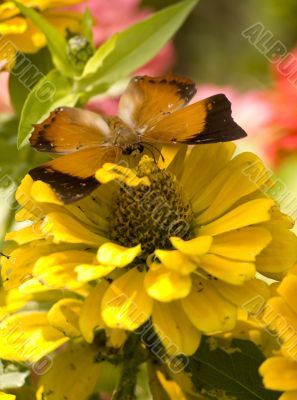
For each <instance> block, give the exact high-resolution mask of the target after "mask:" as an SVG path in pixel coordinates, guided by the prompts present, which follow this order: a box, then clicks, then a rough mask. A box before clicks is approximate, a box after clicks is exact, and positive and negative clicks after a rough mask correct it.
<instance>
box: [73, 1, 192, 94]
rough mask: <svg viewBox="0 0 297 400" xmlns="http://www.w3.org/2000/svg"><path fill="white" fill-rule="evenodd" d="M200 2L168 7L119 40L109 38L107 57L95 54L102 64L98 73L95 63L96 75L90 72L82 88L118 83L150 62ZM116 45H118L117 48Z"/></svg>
mask: <svg viewBox="0 0 297 400" xmlns="http://www.w3.org/2000/svg"><path fill="white" fill-rule="evenodd" d="M197 2H198V0H185V1H181V2H180V3H178V4H175V5H173V6H170V7H167V8H164V9H163V10H161V11H159V12H157V13H155V14H154V15H152V16H151V17H149V18H147V19H146V20H144V21H142V22H139V23H137V24H135V25H133V26H131V27H129V28H128V29H126V30H124V31H123V32H121V33H119V34H117V37H116V38H111V39H109V41H108V42H109V43H108V45H107V44H106V43H105V44H103V46H107V48H108V50H109V51H107V52H106V54H104V52H103V51H102V50H101V49H99V52H100V51H102V53H103V55H105V57H104V58H103V57H102V53H101V57H98V54H97V53H96V54H95V56H94V57H96V58H97V62H98V65H97V70H96V63H95V61H94V60H93V61H92V68H91V69H90V72H93V71H94V70H96V72H95V73H91V74H89V75H88V76H86V74H87V73H88V72H89V71H88V70H86V71H85V73H84V75H83V79H81V81H80V86H81V87H83V88H85V87H87V86H92V85H94V84H95V85H96V86H97V85H99V86H100V84H101V83H103V82H109V83H112V82H116V81H118V80H119V79H121V78H123V77H126V76H127V75H129V74H131V73H132V72H133V71H134V70H135V69H137V68H138V67H140V66H141V65H143V64H145V63H146V62H148V61H149V60H150V59H151V58H152V57H154V56H155V55H156V54H157V53H158V52H159V51H160V50H161V48H162V47H163V46H164V45H165V44H166V42H167V41H168V40H169V39H170V38H171V37H172V36H173V35H174V33H175V32H176V31H177V30H178V28H179V27H180V26H181V25H182V23H183V22H184V21H185V19H186V18H187V16H188V15H189V14H190V12H191V11H192V10H193V8H194V7H195V5H196V4H197ZM111 43H112V44H111ZM112 45H114V48H113V49H112ZM110 50H111V51H110ZM89 62H91V61H89ZM88 68H89V67H88ZM90 90H92V89H90Z"/></svg>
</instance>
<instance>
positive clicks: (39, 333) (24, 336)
mask: <svg viewBox="0 0 297 400" xmlns="http://www.w3.org/2000/svg"><path fill="white" fill-rule="evenodd" d="M67 341H68V338H66V337H65V336H64V335H63V334H62V333H61V332H60V331H58V330H57V329H55V328H53V327H52V326H51V325H50V324H49V323H48V320H47V313H46V312H20V313H18V314H15V315H13V316H10V317H8V318H6V319H5V320H4V321H2V322H1V324H0V357H1V358H3V359H4V360H11V361H27V362H36V361H38V360H40V359H41V358H42V357H44V356H46V355H47V354H49V353H51V352H52V351H54V350H55V349H57V348H58V347H60V346H62V345H63V344H64V343H66V342H67Z"/></svg>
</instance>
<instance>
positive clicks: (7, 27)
mask: <svg viewBox="0 0 297 400" xmlns="http://www.w3.org/2000/svg"><path fill="white" fill-rule="evenodd" d="M81 1H83V0H22V1H21V3H22V4H24V5H25V6H27V7H32V8H34V9H35V10H38V11H40V12H41V13H42V15H43V17H44V18H46V19H47V21H48V22H50V23H51V24H53V25H54V26H55V27H56V28H57V29H58V30H59V31H60V32H61V33H65V30H66V29H69V30H70V31H72V32H78V31H79V29H80V17H79V15H78V14H76V13H74V12H65V11H61V10H58V11H55V8H56V7H63V6H68V5H72V4H76V3H80V2H81ZM0 35H1V39H0V70H1V69H4V70H10V69H11V68H13V66H14V64H15V55H16V52H17V51H21V52H23V53H36V52H37V51H38V50H39V49H41V48H42V47H44V46H45V45H46V38H45V36H44V34H43V33H42V32H40V31H39V30H38V29H37V28H36V27H35V26H34V25H33V24H32V22H31V21H30V20H28V19H27V18H24V17H23V16H22V15H21V13H20V11H19V9H18V8H17V7H16V5H15V4H14V3H13V2H12V1H4V2H1V4H0Z"/></svg>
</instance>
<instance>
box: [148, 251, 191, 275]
mask: <svg viewBox="0 0 297 400" xmlns="http://www.w3.org/2000/svg"><path fill="white" fill-rule="evenodd" d="M155 255H156V256H157V257H158V259H159V260H160V261H161V262H162V264H163V265H164V266H165V267H166V268H168V269H171V270H173V271H177V272H178V273H179V274H181V275H188V274H190V273H191V272H193V271H195V269H196V268H197V262H196V261H195V260H193V259H191V258H190V257H188V256H186V255H185V254H183V253H181V252H180V251H179V250H156V251H155Z"/></svg>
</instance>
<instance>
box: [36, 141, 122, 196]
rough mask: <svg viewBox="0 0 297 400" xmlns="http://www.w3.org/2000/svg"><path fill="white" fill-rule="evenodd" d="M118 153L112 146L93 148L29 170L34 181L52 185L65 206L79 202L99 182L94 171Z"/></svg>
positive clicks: (111, 160) (119, 151)
mask: <svg viewBox="0 0 297 400" xmlns="http://www.w3.org/2000/svg"><path fill="white" fill-rule="evenodd" d="M120 154H121V150H120V149H119V148H115V147H109V148H100V147H94V148H89V149H84V150H81V151H78V152H75V153H72V154H67V155H65V156H62V157H59V158H56V159H55V160H52V161H49V162H47V163H45V164H42V165H41V166H39V167H36V168H34V169H32V170H31V171H29V174H30V176H31V177H32V178H33V179H34V180H35V181H38V180H40V181H42V182H44V183H47V184H48V185H50V186H51V188H52V189H53V190H54V192H55V193H56V194H57V196H58V197H59V199H60V200H62V201H63V203H64V204H70V203H73V202H75V201H78V200H80V199H82V198H83V197H85V196H86V195H88V194H89V193H91V192H92V191H93V190H94V189H96V188H97V187H98V186H99V185H100V183H99V182H98V181H97V180H96V179H95V172H96V170H97V169H98V168H100V167H101V166H102V165H103V164H104V163H106V162H116V161H117V160H118V159H119V156H120Z"/></svg>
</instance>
